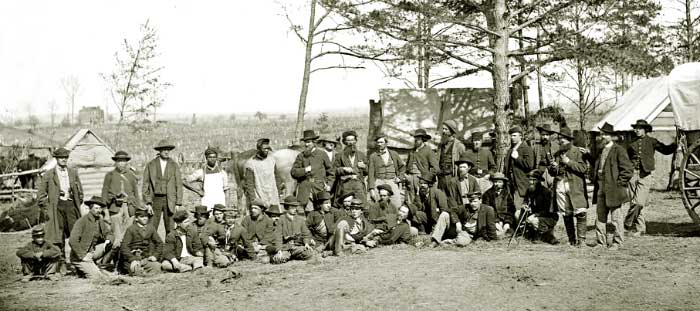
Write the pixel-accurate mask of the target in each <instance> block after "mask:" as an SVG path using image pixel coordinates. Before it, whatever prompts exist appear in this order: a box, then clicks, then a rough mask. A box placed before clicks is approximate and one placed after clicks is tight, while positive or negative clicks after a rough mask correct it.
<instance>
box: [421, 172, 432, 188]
mask: <svg viewBox="0 0 700 311" xmlns="http://www.w3.org/2000/svg"><path fill="white" fill-rule="evenodd" d="M418 180H419V181H423V182H426V183H428V184H429V185H432V184H433V183H435V176H434V175H433V174H430V173H426V174H421V175H418Z"/></svg>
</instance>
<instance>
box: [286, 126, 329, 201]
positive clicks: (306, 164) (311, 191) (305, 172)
mask: <svg viewBox="0 0 700 311" xmlns="http://www.w3.org/2000/svg"><path fill="white" fill-rule="evenodd" d="M318 138H319V136H318V135H316V133H315V132H314V131H313V130H305V131H304V135H303V137H302V138H301V141H302V142H303V143H304V151H302V152H301V153H300V154H299V155H297V158H296V160H294V164H293V165H292V170H291V175H292V177H294V179H296V180H297V200H299V203H300V206H299V207H298V208H299V209H300V212H304V211H305V208H306V205H307V204H308V203H309V201H311V199H312V196H315V195H316V194H317V193H318V192H320V191H330V190H331V186H332V185H333V182H334V181H335V172H334V171H333V163H331V162H330V160H329V159H328V155H327V154H326V153H325V152H324V151H323V150H320V149H318V148H316V140H318ZM311 210H313V207H311V208H310V209H309V211H311Z"/></svg>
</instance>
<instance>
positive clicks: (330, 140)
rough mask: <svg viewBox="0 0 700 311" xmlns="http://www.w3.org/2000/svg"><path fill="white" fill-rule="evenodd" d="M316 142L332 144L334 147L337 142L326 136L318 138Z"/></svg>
mask: <svg viewBox="0 0 700 311" xmlns="http://www.w3.org/2000/svg"><path fill="white" fill-rule="evenodd" d="M318 141H319V142H327V143H332V144H334V145H337V144H338V141H337V140H335V139H333V138H331V137H330V136H326V135H323V136H321V137H319V138H318Z"/></svg>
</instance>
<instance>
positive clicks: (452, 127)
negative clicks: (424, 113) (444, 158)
mask: <svg viewBox="0 0 700 311" xmlns="http://www.w3.org/2000/svg"><path fill="white" fill-rule="evenodd" d="M442 125H444V126H446V127H447V128H448V129H450V131H452V133H457V122H456V121H455V120H447V121H445V122H442Z"/></svg>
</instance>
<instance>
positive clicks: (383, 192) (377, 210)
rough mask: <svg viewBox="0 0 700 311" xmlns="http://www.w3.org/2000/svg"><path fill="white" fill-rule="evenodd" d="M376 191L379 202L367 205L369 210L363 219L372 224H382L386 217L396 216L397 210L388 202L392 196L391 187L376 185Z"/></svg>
mask: <svg viewBox="0 0 700 311" xmlns="http://www.w3.org/2000/svg"><path fill="white" fill-rule="evenodd" d="M377 191H378V192H379V201H377V202H371V203H369V208H367V212H366V213H365V217H367V219H368V220H369V221H370V222H372V223H381V222H383V221H384V219H385V216H386V215H389V214H393V215H396V209H397V207H396V206H393V205H392V203H391V200H390V199H391V196H393V195H394V192H393V191H392V190H391V186H389V185H386V184H382V185H377Z"/></svg>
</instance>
